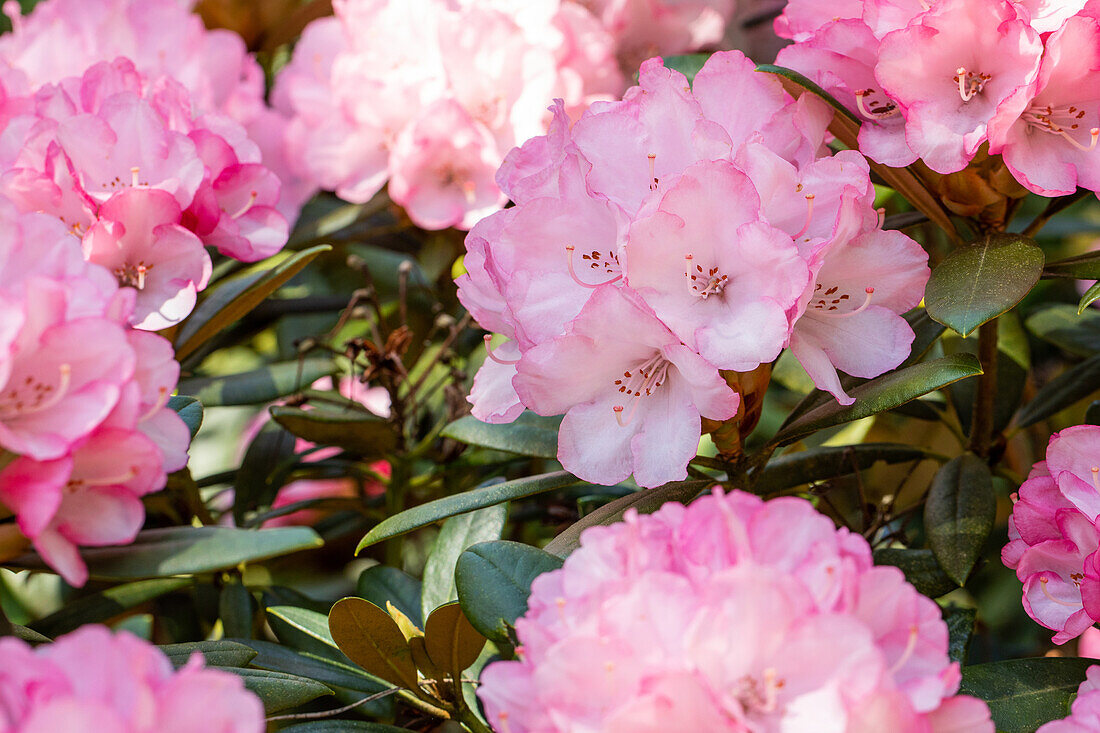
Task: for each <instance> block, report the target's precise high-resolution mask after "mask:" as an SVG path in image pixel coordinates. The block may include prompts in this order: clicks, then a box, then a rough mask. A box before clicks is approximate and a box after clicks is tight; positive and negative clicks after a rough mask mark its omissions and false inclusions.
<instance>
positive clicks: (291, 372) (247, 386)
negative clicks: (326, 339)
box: [178, 359, 336, 407]
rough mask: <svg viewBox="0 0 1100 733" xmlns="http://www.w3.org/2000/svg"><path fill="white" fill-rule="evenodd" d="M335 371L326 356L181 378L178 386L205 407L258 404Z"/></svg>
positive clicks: (276, 397)
mask: <svg viewBox="0 0 1100 733" xmlns="http://www.w3.org/2000/svg"><path fill="white" fill-rule="evenodd" d="M335 371H336V367H335V365H333V363H332V362H331V361H330V360H328V359H303V360H301V361H286V362H282V363H280V364H271V365H268V366H265V367H263V368H261V369H254V370H252V371H250V372H242V373H240V374H228V375H226V376H221V377H193V378H191V379H181V380H180V382H179V387H178V389H179V393H180V394H181V395H191V396H193V397H196V398H197V399H198V400H199V401H200V402H202V404H203V405H205V406H207V407H221V406H231V405H259V404H261V403H266V402H271V401H272V400H276V399H278V398H280V397H285V396H286V395H289V394H293V393H295V392H297V391H298V390H301V389H304V388H306V387H308V386H309V385H311V384H313V383H314V382H316V381H317V380H318V379H320V378H321V377H325V376H328V375H330V374H333V373H334V372H335Z"/></svg>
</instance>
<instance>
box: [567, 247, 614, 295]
mask: <svg viewBox="0 0 1100 733" xmlns="http://www.w3.org/2000/svg"><path fill="white" fill-rule="evenodd" d="M575 251H576V248H575V247H574V246H573V245H571V244H567V245H565V254H566V261H567V262H568V263H569V276H570V277H571V278H573V282H575V283H577V285H580V286H581V287H582V288H591V289H593V290H595V289H596V288H598V287H602V286H604V285H610V284H611V283H615V282H618V281H619V280H622V279H623V276H622V274H619V275H616V276H615V277H613V278H611V279H610V280H604V281H603V282H602V283H586V282H585V281H584V280H581V279H580V278H579V277H577V271H576V270H574V269H573V254H574V252H575ZM590 256H591V255H584V257H590ZM595 266H596V265H595V263H593V267H595ZM604 269H605V270H607V269H608V266H607V265H605V266H604Z"/></svg>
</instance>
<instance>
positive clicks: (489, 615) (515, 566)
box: [455, 541, 563, 643]
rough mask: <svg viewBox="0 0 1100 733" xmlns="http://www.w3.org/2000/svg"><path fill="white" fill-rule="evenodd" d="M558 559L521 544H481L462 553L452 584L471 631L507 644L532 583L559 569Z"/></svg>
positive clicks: (525, 608) (559, 561)
mask: <svg viewBox="0 0 1100 733" xmlns="http://www.w3.org/2000/svg"><path fill="white" fill-rule="evenodd" d="M562 563H563V560H562V559H561V558H559V557H556V556H554V555H551V554H550V553H547V552H543V551H542V550H539V549H537V548H535V547H531V546H530V545H524V544H522V543H520V542H506V541H499V542H482V543H481V544H477V545H474V546H473V547H471V548H470V549H468V550H466V551H465V552H463V553H462V555H461V556H459V558H458V564H457V565H456V567H455V584H456V585H457V586H458V601H459V603H460V604H461V605H462V611H463V612H464V613H465V614H466V618H468V619H469V620H470V623H471V624H473V626H474V628H475V629H477V630H478V631H479V632H481V634H482V635H483V636H485V637H487V638H489V639H492V640H494V641H498V642H502V643H507V642H508V626H511V625H513V624H515V621H516V619H517V618H519V617H520V616H522V615H523V614H524V613H526V612H527V597H528V596H529V595H531V582H532V581H533V580H534V579H535V578H537V577H538V576H539V575H542V574H543V573H545V572H549V571H551V570H556V569H558V568H560V567H561V566H562Z"/></svg>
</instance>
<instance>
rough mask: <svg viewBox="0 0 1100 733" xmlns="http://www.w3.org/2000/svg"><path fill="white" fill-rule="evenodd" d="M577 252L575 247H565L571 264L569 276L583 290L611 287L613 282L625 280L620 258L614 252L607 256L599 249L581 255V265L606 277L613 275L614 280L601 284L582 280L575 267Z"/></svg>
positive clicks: (569, 245)
mask: <svg viewBox="0 0 1100 733" xmlns="http://www.w3.org/2000/svg"><path fill="white" fill-rule="evenodd" d="M576 251H577V249H576V247H574V246H573V245H571V244H567V245H565V257H566V260H567V261H568V263H569V276H570V277H572V278H573V282H575V283H577V285H580V286H581V287H582V288H598V287H600V286H601V285H610V284H611V283H613V282H618V281H619V280H622V279H623V272H622V267H621V266H620V265H619V256H618V255H617V254H615V253H614V252H607V253H606V254H605V253H603V252H600V251H599V250H598V249H594V250H592V251H590V252H582V253H581V265H582V266H583V265H587V266H588V269H589V270H595V272H596V274H600V273H603V274H604V275H611V276H612V278H611V279H610V280H604V281H603V282H599V283H590V282H585V281H584V280H581V278H580V276H579V275H577V271H576V269H575V268H574V265H573V256H574V254H576Z"/></svg>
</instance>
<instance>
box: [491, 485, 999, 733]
mask: <svg viewBox="0 0 1100 733" xmlns="http://www.w3.org/2000/svg"><path fill="white" fill-rule="evenodd" d="M516 634H517V636H518V637H519V641H520V646H519V647H518V648H517V652H518V654H519V660H518V661H510V662H495V663H492V664H490V665H489V666H488V667H486V669H485V670H484V672H483V673H482V676H481V686H480V687H479V689H478V695H479V697H481V699H482V702H483V703H484V704H485V709H486V713H487V715H488V719H489V722H490V724H492V725H493V726H494V729H495V730H497V731H508V733H528V732H529V731H538V732H539V733H553V732H555V731H569V730H581V729H584V730H608V731H622V732H624V733H625V732H626V731H646V732H647V733H648V732H652V733H657V731H667V730H673V731H684V733H687V732H688V731H699V730H707V731H730V732H731V733H733V732H735V731H745V730H788V729H790V730H795V729H798V730H814V731H838V732H840V731H849V730H896V731H902V730H905V731H909V730H912V731H917V730H921V731H932V732H933V733H936V732H938V733H948V732H954V731H963V730H968V731H990V732H991V731H992V730H993V723H992V722H991V720H990V717H989V710H988V708H987V707H986V706H985V704H984V703H983V702H982V701H980V700H977V699H974V698H969V697H963V696H957V695H955V692H956V690H957V689H958V685H959V679H960V675H959V667H958V665H957V664H954V663H951V662H950V661H949V659H948V656H947V636H948V635H947V627H946V625H945V624H944V622H943V620H942V618H941V615H940V611H939V608H938V607H937V606H936V604H935V603H934V602H933V601H931V600H929V599H928V598H926V597H924V596H921V595H919V594H918V593H917V592H916V590H915V589H914V588H913V587H912V586H910V585H909V584H908V583H906V582H905V580H904V579H903V577H902V574H901V573H900V572H899V571H897V570H896V569H893V568H875V567H872V565H871V560H870V548H869V547H868V545H867V543H866V541H864V540H863V539H862V538H861V537H858V536H855V535H851V534H849V533H848V532H847V531H846V530H837V529H836V528H835V527H834V526H833V525H832V522H830V521H829V520H828V519H826V518H825V517H823V516H821V515H820V514H817V513H816V512H815V511H814V510H813V509H812V507H811V506H810V505H809V504H808V503H807V502H805V501H803V500H801V499H793V498H790V499H778V500H775V501H772V502H767V503H765V502H763V501H761V500H760V499H758V498H756V497H754V496H751V495H748V494H745V493H742V492H736V491H735V492H731V493H730V494H727V495H725V496H723V495H722V494H721V493H720V492H719V493H716V494H714V495H713V496H708V497H704V498H702V499H699V500H697V501H695V502H693V503H692V504H690V505H688V506H687V507H684V506H682V505H679V504H666V505H665V506H664V507H662V508H661V509H660V510H658V511H657V512H656V513H654V514H652V515H646V516H639V515H638V514H636V513H634V512H633V511H631V512H628V513H627V515H626V516H625V517H624V521H623V522H621V523H618V524H614V525H610V526H606V527H594V528H591V529H589V530H586V531H585V532H584V533H583V534H582V536H581V545H580V548H579V549H577V550H576V551H574V552H573V553H572V554H571V555H570V556H569V558H567V559H566V561H565V566H564V567H563V568H562V569H561V570H556V571H552V572H550V573H545V574H543V575H541V576H539V577H538V578H536V579H535V581H534V583H533V584H532V587H531V596H530V598H529V600H528V610H527V613H526V614H525V615H524V616H523V617H521V618H520V619H518V620H517V622H516Z"/></svg>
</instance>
